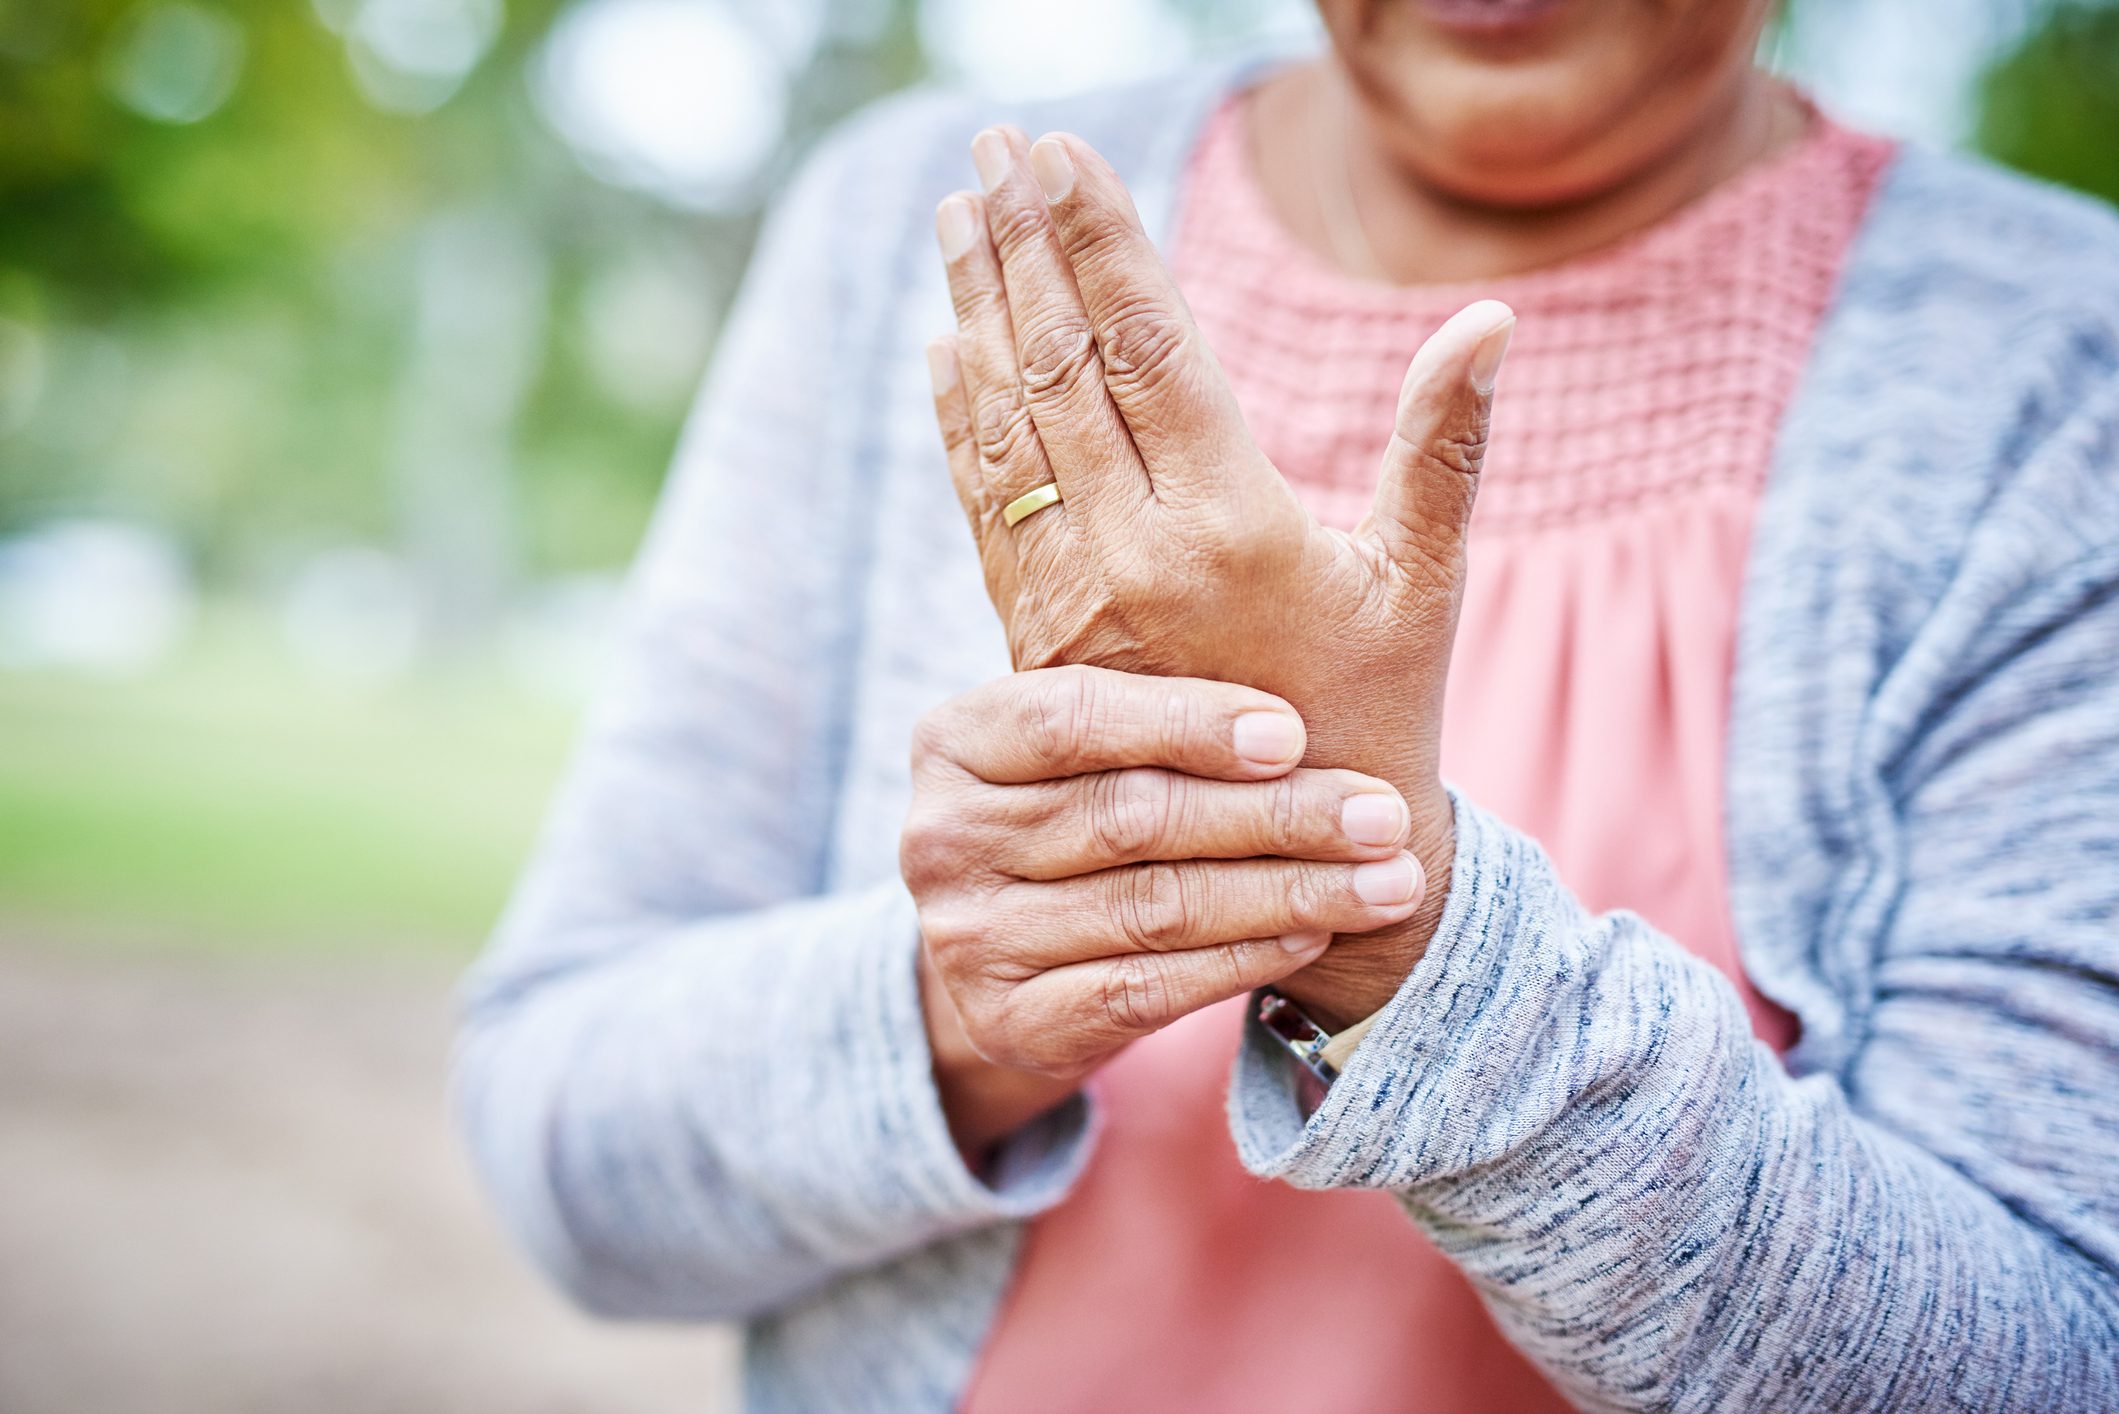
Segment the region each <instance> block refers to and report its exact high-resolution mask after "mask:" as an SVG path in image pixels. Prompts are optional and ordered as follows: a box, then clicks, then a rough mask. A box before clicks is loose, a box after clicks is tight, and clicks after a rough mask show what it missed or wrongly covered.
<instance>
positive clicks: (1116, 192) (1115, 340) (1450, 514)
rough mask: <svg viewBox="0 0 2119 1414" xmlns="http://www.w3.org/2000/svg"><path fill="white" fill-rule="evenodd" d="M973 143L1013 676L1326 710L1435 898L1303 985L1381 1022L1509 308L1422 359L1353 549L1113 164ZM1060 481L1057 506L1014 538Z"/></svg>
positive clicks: (973, 475) (985, 523) (1433, 805)
mask: <svg viewBox="0 0 2119 1414" xmlns="http://www.w3.org/2000/svg"><path fill="white" fill-rule="evenodd" d="M972 151H973V156H974V160H975V162H976V163H977V166H978V169H979V175H980V179H981V181H982V182H983V183H984V184H985V188H986V190H985V195H984V196H983V197H980V196H976V195H972V194H970V193H960V194H958V195H955V196H952V197H950V198H948V199H947V200H946V201H944V202H943V203H942V205H941V208H940V210H939V211H938V212H937V216H936V222H937V233H938V235H939V238H940V241H941V245H942V251H943V256H944V259H945V260H946V262H947V265H948V271H949V286H950V291H951V294H952V297H953V299H954V302H955V306H956V313H957V324H958V331H957V333H956V334H955V335H954V336H953V337H950V338H947V339H943V340H939V341H937V343H936V345H935V346H934V347H933V348H931V349H930V351H929V356H930V360H931V362H932V364H933V369H934V373H935V383H936V397H935V406H936V415H937V417H938V419H939V421H940V423H941V427H942V436H943V441H944V443H945V444H946V446H947V448H948V452H949V463H950V470H951V475H952V477H953V479H954V481H955V483H956V488H957V491H958V494H959V496H960V497H961V498H962V500H963V503H964V509H965V512H966V514H967V515H968V516H969V518H970V520H971V524H972V529H973V532H974V534H975V536H976V537H977V540H978V545H979V554H980V558H981V561H982V563H983V565H984V567H985V573H986V583H987V589H988V591H989V593H990V594H991V595H992V598H993V601H994V605H995V607H996V608H997V609H998V610H999V612H1000V615H1001V618H1002V621H1003V623H1004V624H1005V625H1006V628H1007V632H1008V641H1009V646H1010V649H1011V651H1012V653H1013V655H1014V658H1015V664H1016V666H1017V667H1019V668H1034V667H1049V666H1053V665H1057V664H1063V663H1090V664H1095V665H1099V666H1102V667H1109V668H1118V669H1122V670H1125V671H1129V672H1144V673H1158V674H1166V675H1183V676H1190V677H1203V678H1211V679H1216V680H1219V681H1224V682H1236V683H1243V684H1247V685H1249V686H1252V687H1257V688H1261V689H1263V690H1265V691H1268V692H1272V693H1276V694H1278V695H1279V696H1281V697H1284V698H1286V699H1287V700H1288V701H1289V702H1291V703H1293V704H1295V706H1296V707H1297V708H1298V710H1300V711H1301V713H1302V714H1303V718H1304V720H1305V721H1306V722H1307V723H1308V724H1309V728H1310V738H1309V741H1310V748H1309V754H1308V755H1307V756H1306V757H1305V758H1304V759H1305V762H1306V763H1308V764H1316V765H1330V766H1337V767H1347V768H1353V769H1357V770H1362V771H1366V772H1368V773H1370V774H1372V775H1375V776H1379V777H1381V778H1383V779H1384V780H1387V781H1389V782H1391V783H1392V784H1393V785H1395V786H1397V787H1398V789H1399V790H1400V792H1401V793H1402V794H1403V795H1404V797H1405V799H1406V801H1407V802H1408V804H1409V805H1410V806H1411V808H1412V811H1413V821H1414V826H1413V850H1414V853H1415V854H1416V855H1417V856H1418V858H1419V860H1420V862H1421V865H1422V867H1423V869H1424V870H1425V872H1426V875H1427V899H1428V902H1427V904H1426V905H1425V906H1424V907H1423V908H1422V910H1421V911H1420V913H1419V914H1418V915H1416V916H1415V917H1414V918H1413V919H1411V920H1410V921H1409V922H1407V923H1404V924H1400V925H1397V926H1395V927H1393V928H1390V929H1386V930H1384V931H1382V932H1380V933H1372V934H1366V935H1363V936H1361V937H1359V938H1354V939H1347V940H1343V941H1341V942H1339V943H1337V944H1335V945H1334V946H1333V948H1332V949H1331V950H1330V951H1329V952H1327V953H1326V954H1325V955H1324V957H1323V958H1322V959H1320V960H1319V961H1318V962H1316V963H1314V964H1312V965H1311V967H1310V968H1308V969H1306V970H1305V971H1304V972H1303V973H1302V974H1300V975H1298V976H1297V977H1295V978H1291V979H1289V981H1288V982H1286V983H1284V984H1283V990H1286V991H1288V992H1289V993H1290V994H1292V995H1294V996H1296V997H1297V998H1298V999H1299V1000H1301V1001H1303V1002H1304V1003H1305V1005H1307V1006H1309V1007H1310V1008H1311V1009H1312V1010H1313V1011H1316V1012H1319V1013H1321V1014H1322V1016H1321V1019H1325V1020H1327V1021H1328V1023H1329V1024H1345V1023H1347V1022H1351V1021H1354V1020H1358V1019H1359V1018H1360V1017H1363V1016H1366V1015H1368V1014H1369V1013H1371V1012H1373V1011H1375V1010H1376V1009H1378V1008H1379V1007H1381V1006H1382V1005H1383V1003H1384V1002H1386V1001H1388V1000H1389V999H1390V997H1391V996H1392V995H1393V994H1394V993H1395V992H1396V990H1397V988H1398V986H1399V984H1400V983H1401V982H1403V981H1404V979H1405V977H1406V975H1407V973H1408V972H1410V970H1411V969H1412V966H1413V964H1414V963H1415V962H1417V961H1418V960H1419V957H1420V954H1421V952H1422V950H1423V949H1424V948H1425V947H1426V943H1427V939H1428V937H1429V936H1430V935H1431V934H1432V933H1433V931H1434V926H1435V922H1436V920H1437V919H1438V918H1439V917H1440V915H1441V908H1442V904H1443V901H1444V899H1445V896H1446V895H1447V892H1448V882H1449V869H1450V860H1451V856H1452V853H1453V850H1454V844H1455V832H1454V828H1453V825H1452V818H1451V809H1450V804H1449V800H1448V797H1447V795H1446V794H1445V793H1444V791H1443V788H1442V784H1441V775H1440V770H1439V764H1438V759H1437V758H1438V751H1439V742H1440V728H1441V712H1442V691H1443V685H1444V681H1445V678H1446V675H1447V672H1448V667H1449V652H1450V642H1451V638H1452V636H1453V635H1454V633H1455V629H1456V620H1457V607H1458V603H1459V599H1460V596H1461V590H1462V584H1463V576H1464V537H1465V530H1466V526H1467V523H1468V521H1469V519H1470V515H1471V508H1472V499H1473V495H1474V493H1475V491H1476V489H1477V484H1478V480H1477V478H1478V472H1479V468H1480V464H1481V461H1482V459H1483V456H1484V452H1485V446H1486V430H1487V420H1488V412H1489V408H1490V405H1491V400H1492V390H1493V383H1494V375H1495V373H1496V371H1497V370H1498V368H1499V365H1500V361H1501V356H1502V354H1503V353H1504V352H1505V351H1506V348H1507V344H1508V337H1509V334H1510V332H1511V331H1512V329H1513V327H1514V322H1515V320H1514V315H1513V314H1512V313H1511V311H1510V310H1509V309H1508V307H1507V306H1505V305H1502V304H1498V303H1495V302H1493V301H1490V300H1489V301H1482V302H1480V303H1478V304H1475V305H1473V306H1471V307H1470V308H1468V309H1465V310H1463V311H1462V312H1460V313H1459V314H1457V315H1456V316H1455V317H1454V318H1452V319H1451V320H1450V321H1449V322H1448V323H1446V324H1444V325H1443V327H1442V328H1441V329H1440V330H1439V331H1437V332H1436V334H1435V335H1434V336H1433V337H1432V338H1430V339H1429V340H1428V342H1427V343H1426V344H1425V345H1423V346H1422V347H1421V349H1420V351H1419V353H1418V355H1417V356H1416V357H1415V358H1414V359H1413V361H1412V366H1411V368H1410V369H1409V370H1408V372H1407V374H1406V379H1405V384H1404V388H1403V391H1402V392H1401V394H1400V397H1399V403H1398V410H1397V425H1396V427H1395V429H1394V430H1393V431H1392V433H1391V435H1390V437H1389V443H1388V446H1387V449H1386V450H1385V452H1384V456H1383V466H1382V474H1381V479H1380V484H1379V486H1378V488H1377V493H1376V500H1375V504H1374V508H1373V510H1372V511H1371V513H1370V514H1369V516H1368V517H1367V518H1366V519H1365V520H1364V521H1363V522H1362V524H1361V525H1360V526H1359V527H1358V528H1357V529H1356V530H1355V531H1354V532H1353V533H1352V534H1346V533H1344V532H1340V531H1336V530H1330V529H1327V528H1326V527H1324V526H1322V525H1320V524H1319V523H1318V522H1317V521H1316V520H1315V519H1314V518H1312V517H1311V516H1310V515H1309V513H1308V512H1307V511H1305V510H1304V509H1303V507H1302V506H1301V504H1300V503H1299V502H1298V501H1297V500H1296V499H1295V495H1294V493H1293V492H1292V491H1291V490H1290V489H1289V487H1288V485H1287V483H1286V481H1285V480H1284V479H1283V478H1282V477H1281V475H1280V473H1279V472H1278V470H1276V469H1275V468H1274V467H1273V465H1272V464H1271V462H1269V461H1268V460H1267V459H1266V457H1265V455H1264V454H1263V453H1262V452H1261V451H1260V450H1259V448H1258V446H1257V444H1256V443H1254V442H1253V441H1252V440H1251V437H1250V434H1249V432H1248V431H1247V430H1246V429H1245V426H1244V422H1243V418H1242V415H1241V414H1240V413H1239V412H1238V411H1237V408H1236V401H1235V398H1234V395H1233V393H1232V392H1231V390H1230V388H1229V386H1228V382H1227V380H1226V378H1225V377H1224V375H1223V373H1222V371H1221V368H1220V366H1219V364H1217V363H1216V362H1215V359H1214V357H1213V355H1212V353H1211V352H1209V351H1208V349H1207V347H1206V345H1205V343H1204V341H1203V340H1202V339H1201V337H1200V334H1199V331H1198V329H1197V328H1196V327H1194V325H1193V323H1192V319H1191V315H1190V313H1189V311H1188V310H1187V309H1186V307H1185V304H1184V301H1183V299H1182V298H1181V297H1180V296H1179V294H1178V292H1177V288H1176V286H1175V285H1174V284H1173V283H1172V281H1171V279H1170V276H1169V273H1168V271H1167V270H1166V269H1165V268H1164V266H1163V263H1162V260H1161V258H1160V256H1158V254H1157V253H1156V251H1155V249H1154V247H1153V245H1152V244H1151V243H1150V242H1149V240H1148V237H1147V235H1146V233H1145V232H1144V231H1143V230H1142V228H1141V224H1140V221H1139V218H1138V216H1137V215H1136V214H1135V212H1134V209H1133V205H1132V202H1131V200H1130V199H1129V197H1128V196H1127V194H1126V191H1125V188H1124V186H1123V185H1122V184H1121V183H1120V181H1119V179H1118V177H1117V174H1116V173H1114V172H1113V171H1112V170H1111V168H1110V167H1109V165H1108V164H1106V163H1105V162H1104V161H1103V160H1102V158H1100V157H1099V156H1098V155H1097V154H1096V153H1095V152H1094V151H1093V150H1091V149H1090V148H1089V146H1088V145H1087V144H1086V143H1084V142H1082V141H1081V140H1080V139H1078V138H1073V137H1067V136H1056V137H1047V138H1045V139H1043V140H1041V141H1040V142H1039V143H1038V144H1037V145H1036V146H1035V147H1034V148H1032V147H1031V146H1030V145H1029V144H1028V143H1027V141H1026V140H1025V139H1024V136H1023V135H1022V133H1020V132H1019V131H1016V130H1014V129H1008V128H998V129H991V130H989V131H987V132H985V133H982V134H980V135H979V138H978V140H977V141H976V142H974V143H973V146H972ZM1383 435H1384V434H1383V430H1382V429H1378V440H1379V442H1380V441H1382V440H1383ZM1048 482H1056V483H1057V484H1058V486H1059V488H1060V491H1061V493H1062V496H1063V499H1062V500H1061V501H1060V503H1059V504H1056V505H1053V506H1050V507H1049V508H1047V509H1044V510H1039V511H1036V512H1034V513H1032V514H1031V515H1029V516H1028V517H1026V518H1024V519H1022V520H1021V521H1019V522H1018V523H1017V524H1016V525H1014V526H1013V527H1010V526H1007V525H1005V524H1004V523H1003V517H1002V512H1003V510H1004V508H1005V507H1007V506H1008V505H1009V503H1010V502H1012V501H1014V500H1015V499H1016V498H1017V497H1020V496H1022V495H1024V494H1025V493H1027V492H1029V491H1032V490H1034V489H1036V488H1038V487H1040V486H1043V485H1045V484H1046V483H1048Z"/></svg>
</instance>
